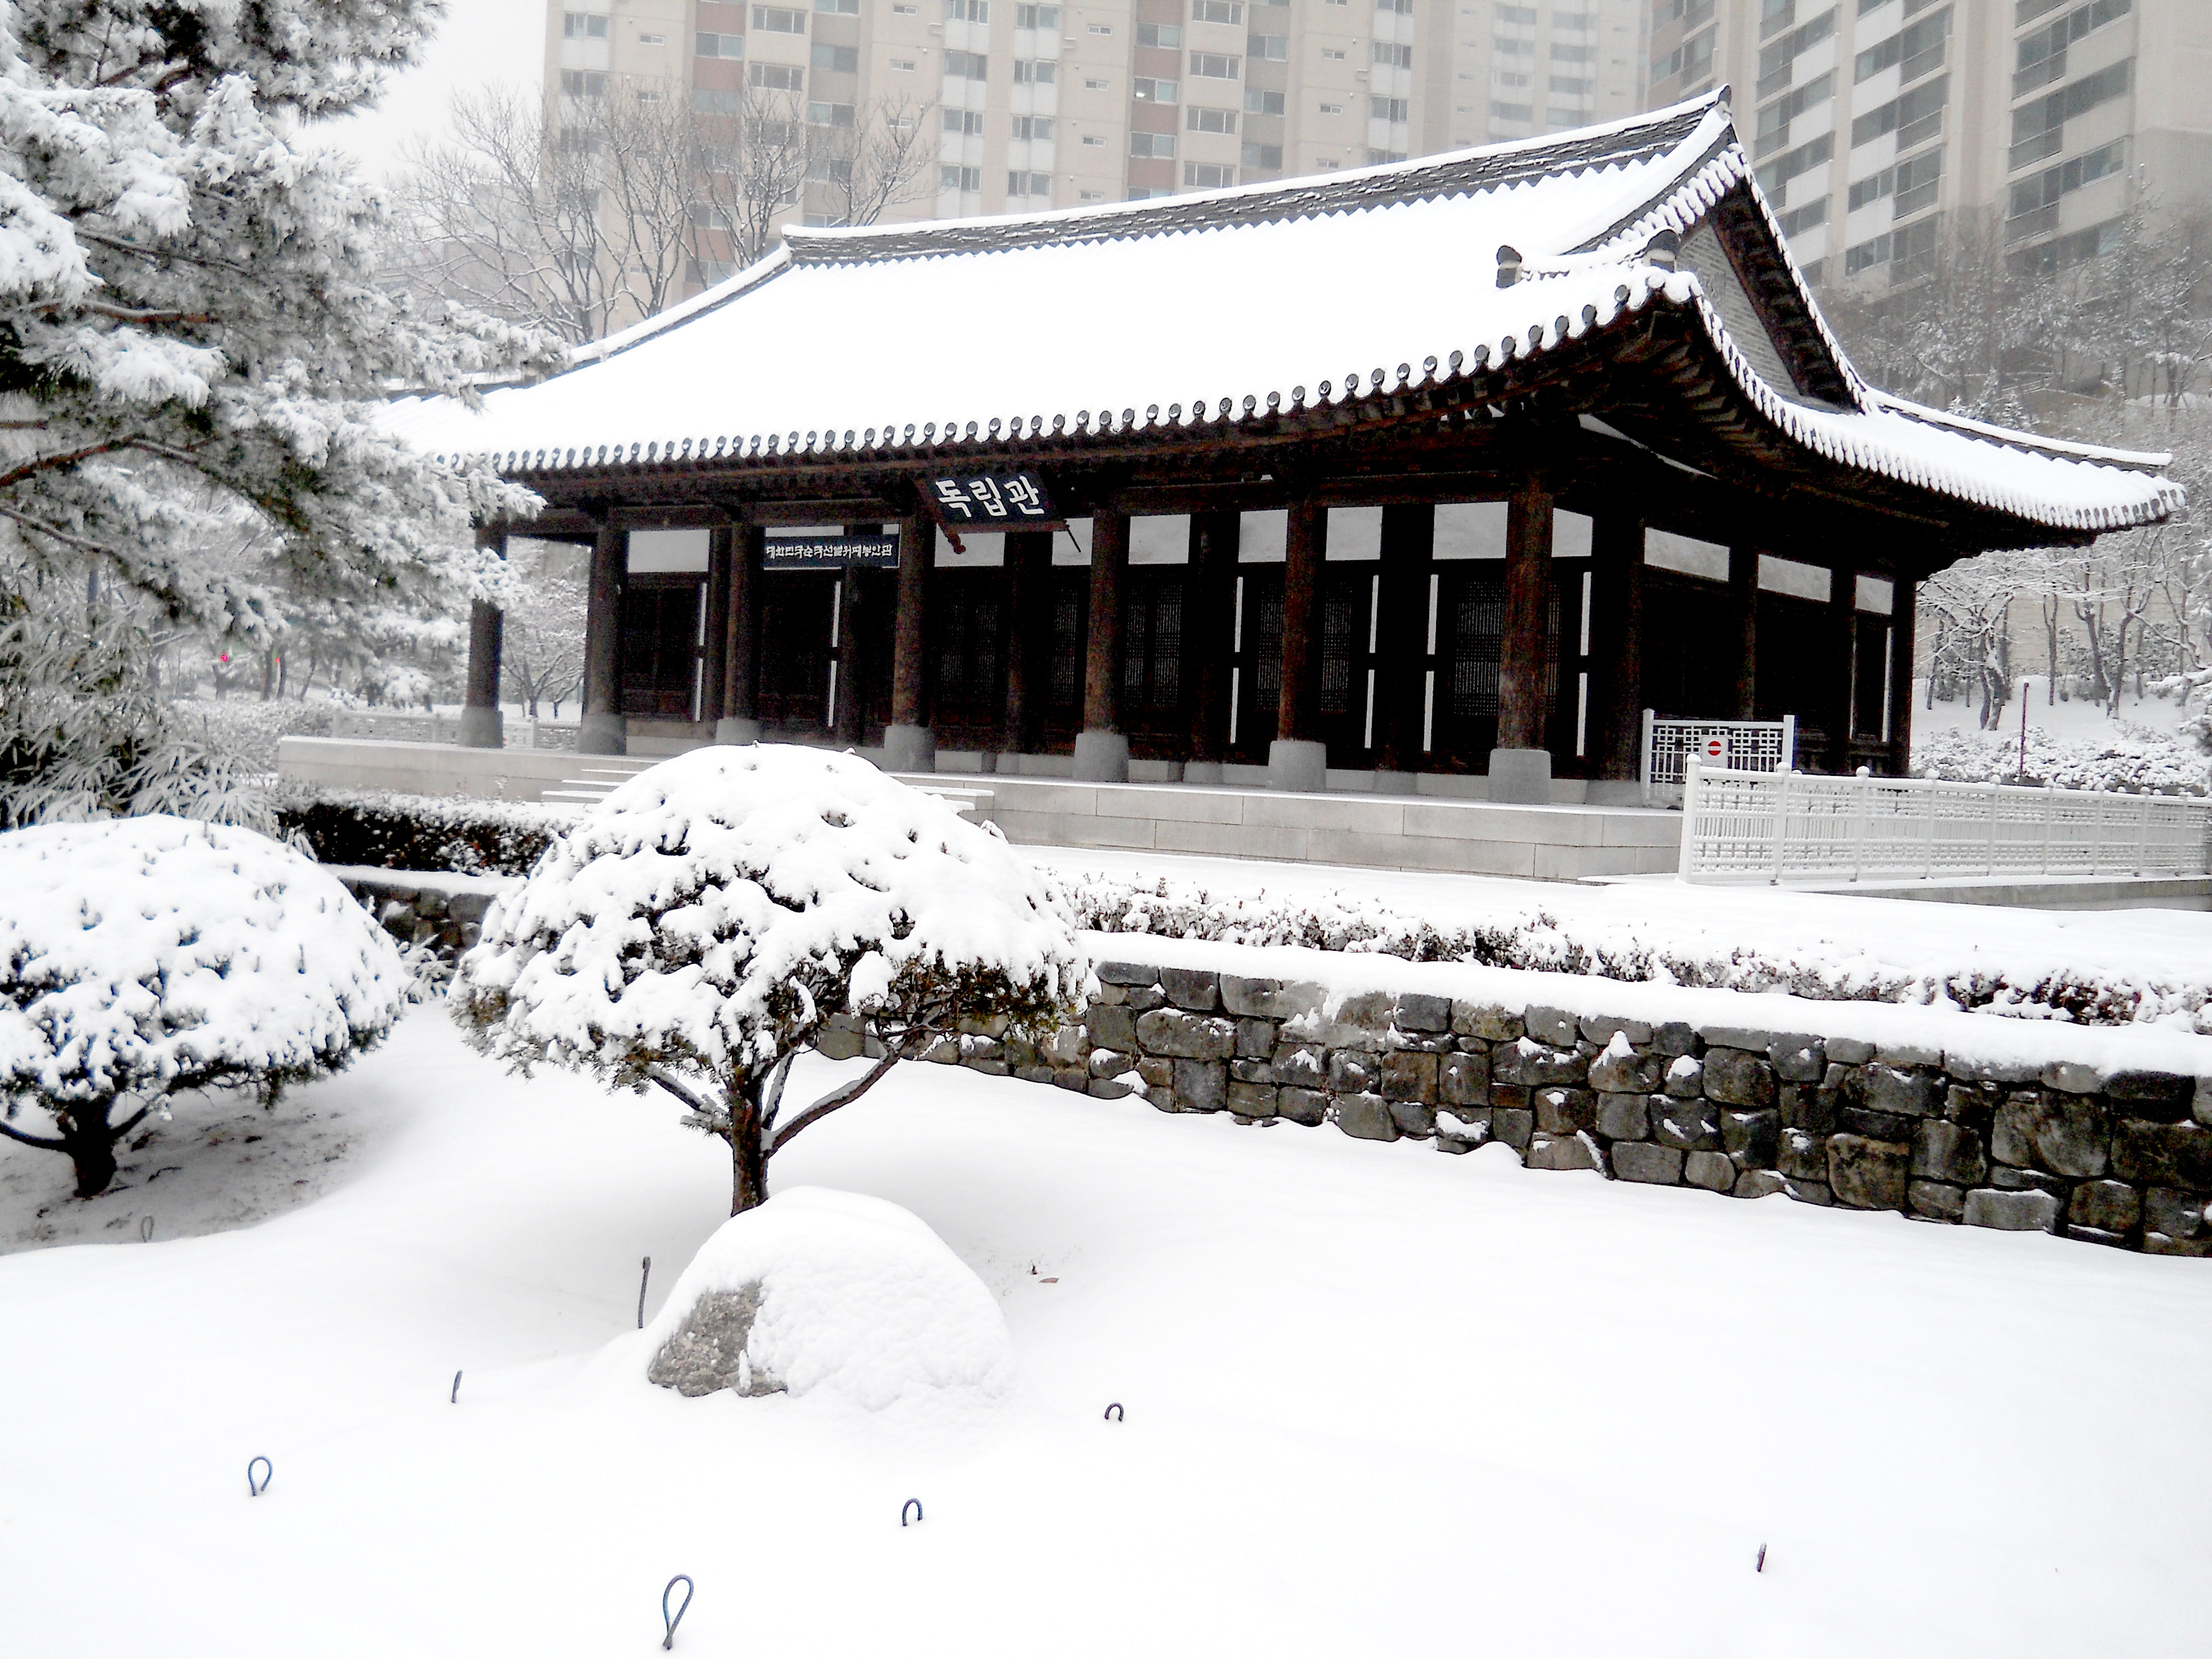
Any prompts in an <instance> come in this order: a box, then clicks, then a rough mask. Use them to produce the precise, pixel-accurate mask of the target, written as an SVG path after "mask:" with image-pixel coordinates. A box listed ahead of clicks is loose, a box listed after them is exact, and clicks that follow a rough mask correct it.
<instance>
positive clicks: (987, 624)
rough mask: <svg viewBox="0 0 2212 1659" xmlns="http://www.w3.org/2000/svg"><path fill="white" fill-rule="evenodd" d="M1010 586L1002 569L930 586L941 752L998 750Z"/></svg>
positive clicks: (939, 577)
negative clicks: (943, 750) (1007, 592)
mask: <svg viewBox="0 0 2212 1659" xmlns="http://www.w3.org/2000/svg"><path fill="white" fill-rule="evenodd" d="M929 601H930V618H929V632H930V649H931V651H932V653H933V656H934V659H935V661H934V667H935V669H936V681H935V684H934V685H933V689H932V692H931V700H932V710H933V718H932V721H931V723H932V725H933V726H934V727H935V728H936V732H937V744H938V747H939V748H940V749H981V750H995V749H996V748H998V746H999V728H1000V725H1001V724H1003V722H1004V718H1005V714H1006V573H1005V572H1003V571H1000V570H939V571H938V572H936V573H935V580H933V582H932V583H931V585H930V592H929Z"/></svg>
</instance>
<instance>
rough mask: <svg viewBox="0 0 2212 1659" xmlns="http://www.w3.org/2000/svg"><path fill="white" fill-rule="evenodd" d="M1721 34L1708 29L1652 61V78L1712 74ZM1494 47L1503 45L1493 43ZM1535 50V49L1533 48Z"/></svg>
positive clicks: (1689, 79) (1694, 78) (1697, 77)
mask: <svg viewBox="0 0 2212 1659" xmlns="http://www.w3.org/2000/svg"><path fill="white" fill-rule="evenodd" d="M1718 34H1719V32H1718V31H1717V30H1715V29H1707V30H1706V31H1705V33H1703V34H1701V35H1699V37H1698V38H1697V39H1696V40H1685V41H1684V42H1683V43H1682V44H1681V45H1680V46H1677V47H1675V48H1674V51H1672V52H1668V54H1667V55H1666V56H1665V57H1664V58H1653V59H1652V60H1651V78H1652V79H1653V80H1654V81H1666V80H1670V79H1673V78H1674V77H1676V76H1680V78H1681V79H1682V80H1684V81H1695V80H1697V79H1699V77H1701V76H1706V75H1710V74H1711V73H1712V69H1713V42H1714V40H1717V38H1718ZM1492 44H1494V45H1503V44H1504V43H1503V42H1502V41H1501V42H1493V43H1492ZM1532 50H1533V48H1532Z"/></svg>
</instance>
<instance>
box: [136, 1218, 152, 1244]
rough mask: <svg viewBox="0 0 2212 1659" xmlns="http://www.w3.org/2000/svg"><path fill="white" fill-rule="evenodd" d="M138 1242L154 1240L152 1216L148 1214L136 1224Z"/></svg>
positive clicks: (148, 1242) (143, 1242) (149, 1242)
mask: <svg viewBox="0 0 2212 1659" xmlns="http://www.w3.org/2000/svg"><path fill="white" fill-rule="evenodd" d="M138 1242H139V1243H142V1244H151V1243H153V1242H154V1218H153V1217H152V1216H150V1215H149V1216H148V1217H147V1218H145V1219H144V1220H143V1221H142V1222H140V1223H139V1224H138Z"/></svg>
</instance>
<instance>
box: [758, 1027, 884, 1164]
mask: <svg viewBox="0 0 2212 1659" xmlns="http://www.w3.org/2000/svg"><path fill="white" fill-rule="evenodd" d="M898 1063H899V1053H898V1050H896V1048H894V1049H892V1050H891V1051H890V1053H888V1054H885V1055H884V1057H883V1058H882V1059H881V1060H878V1061H877V1062H876V1063H875V1065H874V1066H873V1067H872V1068H871V1069H870V1071H869V1073H868V1074H867V1075H866V1077H864V1078H861V1079H859V1080H858V1081H857V1082H854V1083H848V1084H847V1085H845V1086H844V1087H843V1088H842V1089H836V1090H832V1091H830V1092H829V1093H828V1094H826V1095H824V1096H823V1097H822V1098H821V1099H819V1100H817V1101H816V1102H815V1103H813V1104H812V1105H811V1106H809V1107H808V1108H807V1109H805V1111H803V1112H801V1113H800V1114H799V1115H798V1116H797V1117H795V1118H793V1119H792V1120H791V1121H790V1122H788V1123H787V1124H786V1125H784V1127H782V1128H781V1129H779V1130H777V1131H776V1134H775V1142H774V1143H773V1144H772V1145H771V1146H769V1149H768V1156H769V1157H770V1158H773V1157H775V1154H776V1153H778V1152H781V1151H782V1150H783V1148H784V1146H785V1143H787V1141H789V1140H790V1139H791V1138H792V1136H793V1135H795V1134H797V1133H799V1131H800V1130H801V1129H804V1128H805V1127H806V1126H807V1125H808V1124H810V1123H812V1122H815V1121H817V1120H818V1119H821V1118H825V1117H827V1116H829V1114H830V1113H832V1112H834V1111H836V1109H838V1108H839V1107H840V1106H850V1105H851V1104H852V1103H854V1101H856V1100H858V1099H859V1098H860V1097H861V1096H862V1095H864V1094H866V1093H867V1092H868V1091H869V1090H871V1089H872V1088H874V1087H875V1086H876V1085H877V1084H878V1083H880V1082H882V1081H883V1079H884V1074H885V1073H888V1072H889V1071H890V1069H891V1067H892V1066H896V1065H897V1064H898Z"/></svg>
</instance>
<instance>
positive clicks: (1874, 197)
mask: <svg viewBox="0 0 2212 1659" xmlns="http://www.w3.org/2000/svg"><path fill="white" fill-rule="evenodd" d="M1896 188H1897V169H1896V168H1895V167H1884V168H1883V169H1882V170H1881V172H1880V173H1869V174H1867V176H1866V177H1865V178H1863V179H1853V180H1851V188H1850V193H1849V195H1848V197H1846V199H1847V200H1848V201H1849V202H1850V208H1849V211H1850V212H1852V213H1857V211H1858V210H1860V209H1861V208H1863V207H1864V206H1865V205H1866V204H1868V203H1869V202H1879V201H1880V200H1881V198H1882V197H1885V196H1887V195H1888V194H1889V193H1890V192H1891V191H1893V190H1895V189H1896Z"/></svg>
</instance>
